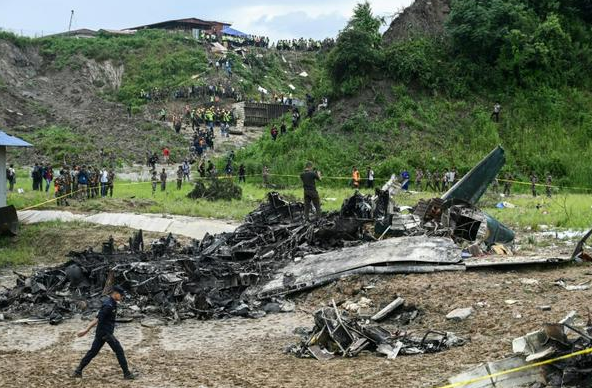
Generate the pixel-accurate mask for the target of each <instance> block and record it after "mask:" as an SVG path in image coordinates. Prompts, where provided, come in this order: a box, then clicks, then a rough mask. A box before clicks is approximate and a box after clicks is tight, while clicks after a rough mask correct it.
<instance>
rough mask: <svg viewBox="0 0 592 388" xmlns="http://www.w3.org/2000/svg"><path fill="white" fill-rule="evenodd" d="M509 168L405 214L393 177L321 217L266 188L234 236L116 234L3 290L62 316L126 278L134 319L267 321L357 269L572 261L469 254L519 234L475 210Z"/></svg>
mask: <svg viewBox="0 0 592 388" xmlns="http://www.w3.org/2000/svg"><path fill="white" fill-rule="evenodd" d="M503 164H504V151H503V149H501V148H500V147H498V148H496V149H495V150H493V151H492V152H491V153H490V154H489V155H488V156H487V157H486V158H485V159H484V160H483V161H481V162H480V163H479V164H478V165H477V166H476V167H475V168H473V169H472V170H471V171H470V172H469V173H468V174H467V175H466V176H465V177H464V178H463V179H461V180H460V181H459V182H458V183H457V184H455V185H454V186H453V187H452V188H451V189H450V190H449V191H448V192H447V193H446V194H444V195H443V196H442V197H441V198H434V199H432V200H430V201H420V202H419V203H418V204H417V206H416V207H415V208H412V209H411V210H412V211H411V212H408V213H404V212H402V211H400V209H399V208H397V207H396V205H395V204H394V203H393V201H392V199H391V195H392V193H393V191H395V190H396V189H395V186H396V185H395V184H394V182H391V184H390V185H387V186H386V187H384V188H383V190H377V191H376V195H374V196H362V195H361V194H359V193H356V194H355V195H354V196H352V197H351V198H349V199H347V200H345V201H344V204H343V206H342V208H341V210H340V211H339V212H332V213H328V214H324V215H322V216H321V217H319V218H318V219H316V220H314V221H313V222H305V221H304V217H303V213H304V212H303V204H302V203H290V202H287V201H285V200H283V199H282V198H281V197H280V195H279V194H278V193H269V194H268V201H267V202H266V203H263V204H261V205H260V206H259V207H258V208H257V209H255V210H254V211H253V212H251V213H250V214H249V215H248V216H247V217H246V219H245V222H244V223H243V224H242V225H240V226H239V227H237V228H236V230H235V231H234V232H232V233H222V234H219V235H206V236H205V237H204V238H203V239H202V240H201V241H194V243H193V244H192V245H191V246H187V247H180V246H179V244H177V243H176V241H175V240H174V238H173V237H172V236H169V237H168V238H166V239H164V238H163V239H160V240H158V241H156V242H154V243H153V244H151V247H150V249H149V250H144V247H143V240H142V236H141V233H139V234H138V235H137V236H135V238H134V239H131V240H130V243H129V246H128V247H127V249H126V251H125V252H119V251H117V250H116V249H115V247H114V244H113V241H109V242H107V243H105V244H104V246H103V250H102V252H93V251H91V250H87V251H84V252H77V253H71V254H70V257H71V259H70V261H68V262H67V263H65V264H63V265H61V266H58V267H54V268H47V269H42V270H39V271H37V272H35V273H34V274H33V275H32V276H30V277H26V276H23V275H19V277H18V280H17V285H16V287H14V288H13V289H9V290H3V291H0V311H2V312H3V313H5V316H12V315H21V316H23V315H27V316H35V317H39V318H41V319H44V320H50V321H51V322H54V323H58V322H59V321H60V320H61V319H62V318H63V317H68V316H71V315H72V314H75V313H81V312H85V311H91V310H94V309H96V308H97V307H98V303H99V301H98V298H99V297H100V296H101V295H103V294H105V293H106V292H108V289H109V287H110V286H111V285H112V284H121V285H122V286H123V287H124V288H126V289H127V290H128V291H129V293H130V297H129V298H127V302H126V303H124V305H123V306H122V309H121V310H123V312H124V315H127V316H128V317H131V318H133V317H134V316H141V315H145V314H158V315H163V316H167V317H172V318H174V319H186V318H193V317H195V318H200V319H208V318H216V317H224V316H229V315H237V316H247V317H259V316H262V315H263V314H265V313H264V311H263V309H262V306H263V304H264V303H265V302H267V301H269V300H270V299H274V298H278V297H280V298H281V297H282V296H283V295H286V294H290V293H293V292H298V291H302V290H305V289H309V288H312V287H316V286H319V285H322V284H325V283H327V282H330V281H333V280H336V279H338V278H341V277H343V276H346V275H351V274H363V273H373V274H380V273H419V272H434V271H462V270H465V269H467V268H478V267H487V266H492V265H498V264H499V263H502V264H503V265H509V264H524V263H544V262H559V261H566V260H569V258H545V257H515V256H514V257H506V258H504V259H503V260H497V259H492V256H487V258H485V259H483V258H480V257H470V258H467V256H477V255H479V254H480V253H481V252H482V251H483V250H488V249H490V248H491V247H492V246H495V244H499V243H502V244H508V243H511V242H512V240H513V238H514V234H513V232H512V231H511V230H509V229H508V228H507V227H505V226H503V225H502V224H500V223H499V222H498V221H496V220H495V219H493V218H492V217H490V216H488V215H487V214H485V213H484V212H483V211H481V210H480V209H479V208H477V207H476V203H477V201H478V200H479V198H480V197H481V196H482V195H483V193H484V192H485V190H486V188H487V186H488V185H489V183H490V182H491V181H492V180H493V179H494V177H495V175H496V174H497V172H498V171H499V170H500V168H501V167H502V166H503ZM391 237H392V238H391ZM463 249H464V251H463ZM468 252H471V253H472V254H469V253H468ZM463 254H464V255H463Z"/></svg>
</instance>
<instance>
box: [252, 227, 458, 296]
mask: <svg viewBox="0 0 592 388" xmlns="http://www.w3.org/2000/svg"><path fill="white" fill-rule="evenodd" d="M460 262H461V250H460V248H459V247H458V246H457V245H456V244H454V242H453V241H452V240H451V239H449V238H443V237H432V238H428V237H424V236H422V237H418V236H415V237H400V238H391V239H387V240H382V241H378V242H374V243H370V244H364V245H359V246H356V247H351V248H344V249H342V250H339V251H333V252H326V253H322V254H319V255H310V256H306V257H305V258H304V259H303V260H301V261H299V262H296V263H291V264H289V265H287V266H286V267H285V268H283V269H282V271H281V272H279V273H278V274H277V275H276V276H275V278H274V279H272V280H271V281H270V282H268V283H267V284H265V285H263V286H262V287H261V289H260V290H259V291H257V294H258V295H260V296H261V295H273V294H283V293H290V292H295V291H299V290H303V289H308V288H312V287H316V286H318V285H320V284H324V283H326V282H328V281H331V280H335V279H338V278H340V277H342V276H344V274H351V273H352V271H354V272H355V271H358V272H357V273H360V272H359V271H360V270H362V269H363V268H364V267H374V268H385V269H388V268H390V267H391V266H394V267H395V268H396V266H397V265H401V266H405V267H408V266H412V267H413V268H415V269H416V270H417V272H421V268H422V267H423V266H425V267H426V271H425V272H432V271H433V268H432V267H435V266H442V267H446V266H447V265H451V264H458V263H460Z"/></svg>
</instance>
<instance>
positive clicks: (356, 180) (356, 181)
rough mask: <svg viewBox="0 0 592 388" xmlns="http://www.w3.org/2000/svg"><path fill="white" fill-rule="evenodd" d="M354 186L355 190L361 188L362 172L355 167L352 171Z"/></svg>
mask: <svg viewBox="0 0 592 388" xmlns="http://www.w3.org/2000/svg"><path fill="white" fill-rule="evenodd" d="M352 184H353V186H354V188H356V189H359V188H360V172H359V171H358V168H357V167H354V168H353V170H352Z"/></svg>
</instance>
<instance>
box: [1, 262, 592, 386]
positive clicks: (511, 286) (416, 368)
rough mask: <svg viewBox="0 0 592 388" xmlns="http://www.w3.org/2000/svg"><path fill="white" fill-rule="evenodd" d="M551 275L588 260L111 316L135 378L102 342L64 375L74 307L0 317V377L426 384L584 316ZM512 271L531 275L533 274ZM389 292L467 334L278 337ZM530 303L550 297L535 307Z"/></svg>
mask: <svg viewBox="0 0 592 388" xmlns="http://www.w3.org/2000/svg"><path fill="white" fill-rule="evenodd" d="M558 278H564V279H566V281H567V282H568V283H570V284H571V283H574V284H577V283H582V282H585V281H588V280H591V279H592V266H591V265H590V264H580V265H567V266H557V267H554V266H547V267H539V268H537V267H529V268H523V269H513V270H499V271H478V272H466V273H454V274H452V273H437V274H424V275H408V276H402V275H393V276H374V277H372V276H365V277H352V278H348V279H344V280H341V281H339V282H337V283H334V284H332V285H328V286H326V287H323V288H319V289H317V290H314V291H312V292H311V293H308V294H303V295H300V296H298V297H297V298H296V302H297V310H296V311H297V312H295V313H288V314H275V315H268V316H266V317H264V318H262V319H258V320H250V319H240V318H232V319H227V320H217V321H207V322H202V321H184V322H183V323H182V324H180V325H170V326H160V327H154V328H147V327H142V326H141V325H140V324H139V322H133V323H130V324H122V325H120V327H119V328H118V329H117V330H118V337H119V338H120V340H121V342H122V343H123V345H124V347H125V349H126V351H127V354H128V357H129V359H130V364H131V365H132V367H133V368H134V369H136V370H137V371H138V372H139V373H140V374H141V377H140V379H139V380H137V381H135V382H124V381H122V380H121V376H120V371H119V370H118V366H117V363H116V360H115V357H114V356H113V354H112V353H111V351H110V350H109V349H108V348H106V349H104V350H102V351H101V353H100V355H99V357H98V358H97V359H95V361H93V363H92V364H91V365H90V366H89V368H88V370H87V371H85V377H84V379H83V380H82V381H74V380H71V379H70V378H68V377H67V374H68V373H69V372H70V371H71V370H72V368H74V367H75V365H76V363H77V362H78V361H79V359H80V358H81V357H82V355H83V354H84V352H85V350H86V349H87V348H88V346H89V344H90V341H91V338H84V339H75V337H74V333H75V332H76V331H77V330H79V329H80V328H82V327H83V326H84V324H85V322H81V321H80V320H78V319H73V320H70V321H67V322H64V323H63V324H61V325H59V326H55V327H53V326H49V325H37V326H26V325H15V324H11V323H9V322H8V321H5V322H0V365H2V368H0V387H56V386H60V387H110V386H113V385H117V386H121V387H159V388H160V387H171V388H173V387H175V388H176V387H224V388H226V387H253V388H254V387H331V388H333V387H368V388H372V387H385V386H388V387H395V388H415V387H421V388H423V387H437V386H439V384H441V383H443V382H444V381H445V380H446V378H447V377H449V376H451V375H453V374H456V373H458V372H460V371H462V370H464V369H466V368H468V367H470V366H474V365H476V364H478V363H480V362H482V361H486V360H496V359H498V358H500V357H503V356H505V355H507V354H509V353H510V352H511V340H512V339H513V338H515V337H517V336H520V335H523V334H525V333H527V332H530V331H533V330H537V329H539V328H540V327H541V325H542V324H543V323H545V322H554V321H557V320H559V319H560V318H562V317H563V316H564V315H565V314H566V313H568V312H569V311H570V310H577V311H579V312H580V313H581V314H582V315H583V316H584V317H583V318H580V319H579V322H582V320H585V319H586V316H585V315H586V308H587V307H588V306H589V305H590V303H589V301H590V298H591V297H592V290H586V291H571V292H570V291H566V290H564V289H562V288H560V287H557V286H555V285H553V282H554V281H555V280H556V279H558ZM523 279H535V280H537V281H538V284H533V282H529V281H524V280H523ZM369 286H372V287H369ZM396 294H399V295H401V296H403V297H405V298H406V299H407V301H408V302H410V303H415V304H416V305H417V307H418V308H419V309H420V310H421V314H420V316H419V318H418V319H416V321H415V322H414V323H413V324H412V325H410V326H409V327H407V328H406V329H408V330H415V331H419V332H423V331H424V330H426V329H438V330H447V331H453V332H455V333H457V334H459V335H461V336H463V337H465V338H468V339H470V342H469V343H468V344H467V345H465V346H464V347H460V348H454V349H451V350H448V351H445V352H442V353H436V354H425V355H418V356H401V357H398V358H397V359H395V360H393V361H387V360H386V359H384V358H380V357H377V356H374V355H372V354H362V355H361V356H360V357H358V358H355V359H335V360H331V361H329V362H318V361H314V360H308V359H297V358H294V357H293V356H291V355H286V354H284V353H283V349H284V348H285V346H286V345H288V344H290V343H292V342H293V341H296V340H297V339H298V338H297V336H295V335H294V334H293V330H294V328H296V327H299V326H310V325H312V318H311V316H310V315H308V314H305V313H304V312H302V311H303V310H304V311H308V310H313V309H315V308H318V307H319V306H320V305H321V304H322V303H329V302H330V300H331V298H334V299H335V300H336V301H342V300H358V299H359V298H360V297H362V296H364V297H367V298H369V299H371V300H372V301H373V302H374V304H375V305H381V304H383V303H386V302H387V301H389V300H391V299H392V298H393V297H394V296H395V295H396ZM506 300H515V301H516V302H515V303H513V304H508V303H506V302H505V301H506ZM540 305H551V306H552V309H551V311H541V310H540V309H538V308H537V306H540ZM469 306H473V307H474V309H475V312H474V313H473V315H472V316H471V317H469V318H468V319H467V320H466V321H462V322H459V323H455V322H451V321H447V320H446V319H445V318H444V316H445V315H446V314H447V313H448V312H449V311H451V310H452V309H454V308H457V307H469Z"/></svg>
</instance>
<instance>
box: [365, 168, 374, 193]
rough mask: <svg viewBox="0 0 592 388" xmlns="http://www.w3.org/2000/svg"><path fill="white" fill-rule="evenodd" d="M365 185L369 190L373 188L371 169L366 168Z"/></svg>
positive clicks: (372, 172)
mask: <svg viewBox="0 0 592 388" xmlns="http://www.w3.org/2000/svg"><path fill="white" fill-rule="evenodd" d="M366 179H367V180H366V185H367V186H368V188H369V189H373V188H374V170H373V169H372V167H368V171H366Z"/></svg>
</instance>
